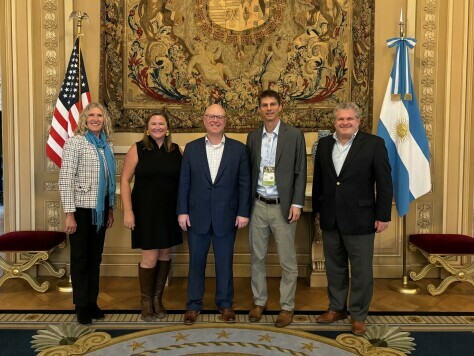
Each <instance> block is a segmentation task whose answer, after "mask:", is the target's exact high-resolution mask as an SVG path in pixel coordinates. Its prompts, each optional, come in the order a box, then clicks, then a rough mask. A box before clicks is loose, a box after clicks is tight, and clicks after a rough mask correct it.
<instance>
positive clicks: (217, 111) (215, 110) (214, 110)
mask: <svg viewBox="0 0 474 356" xmlns="http://www.w3.org/2000/svg"><path fill="white" fill-rule="evenodd" d="M204 115H221V116H225V110H224V108H223V107H222V106H220V105H219V104H212V105H211V106H209V107H208V108H207V109H206V112H205V113H204Z"/></svg>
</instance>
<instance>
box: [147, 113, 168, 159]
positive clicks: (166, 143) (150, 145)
mask: <svg viewBox="0 0 474 356" xmlns="http://www.w3.org/2000/svg"><path fill="white" fill-rule="evenodd" d="M153 116H163V117H164V118H165V121H166V127H167V131H168V132H169V135H168V136H165V140H164V141H163V144H164V146H165V151H166V152H171V151H173V150H174V146H173V140H172V139H171V130H170V118H169V114H168V112H167V111H166V110H165V109H162V110H157V111H154V112H152V113H151V114H150V115H148V117H147V118H146V119H145V132H144V134H143V138H142V142H143V145H144V146H145V149H147V150H152V149H153V144H152V143H151V140H152V139H150V136H148V135H147V131H148V123H149V122H150V120H151V118H152V117H153Z"/></svg>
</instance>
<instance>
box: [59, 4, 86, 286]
mask: <svg viewBox="0 0 474 356" xmlns="http://www.w3.org/2000/svg"><path fill="white" fill-rule="evenodd" d="M73 19H77V23H76V27H77V36H76V38H77V39H78V43H79V46H78V49H77V50H78V51H79V52H78V53H79V56H78V58H79V78H78V86H79V88H78V92H79V102H80V103H82V100H81V96H82V85H81V84H82V83H81V79H82V78H81V75H82V73H81V69H82V63H81V59H82V58H81V53H82V52H81V37H82V36H83V34H82V33H81V29H82V20H89V15H87V13H85V12H82V11H73V12H71V15H69V21H71V20H73ZM81 106H82V105H81ZM82 109H83V108H82V107H81V110H82ZM68 237H69V236H68ZM69 248H71V245H70V244H69ZM70 267H71V264H69V269H70ZM66 270H67V269H66ZM56 289H57V290H58V291H59V292H63V293H71V292H72V280H71V271H69V273H68V276H67V277H66V278H64V279H63V280H61V281H60V282H58V284H57V285H56Z"/></svg>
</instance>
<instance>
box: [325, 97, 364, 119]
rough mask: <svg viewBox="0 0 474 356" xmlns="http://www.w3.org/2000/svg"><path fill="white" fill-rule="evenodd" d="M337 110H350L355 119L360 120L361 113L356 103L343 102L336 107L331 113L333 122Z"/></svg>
mask: <svg viewBox="0 0 474 356" xmlns="http://www.w3.org/2000/svg"><path fill="white" fill-rule="evenodd" d="M339 110H352V111H354V114H355V117H356V119H358V120H360V119H362V111H361V110H360V107H359V105H357V104H356V103H354V102H352V101H344V102H342V103H339V104H337V105H336V107H335V108H334V110H333V111H332V114H333V116H334V120H336V115H337V112H338V111H339Z"/></svg>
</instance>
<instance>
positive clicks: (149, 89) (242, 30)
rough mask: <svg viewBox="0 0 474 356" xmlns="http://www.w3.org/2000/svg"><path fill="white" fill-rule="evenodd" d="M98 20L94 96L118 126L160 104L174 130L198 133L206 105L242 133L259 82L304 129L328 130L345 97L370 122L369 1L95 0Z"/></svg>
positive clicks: (135, 128) (134, 122) (135, 124)
mask: <svg viewBox="0 0 474 356" xmlns="http://www.w3.org/2000/svg"><path fill="white" fill-rule="evenodd" d="M101 19H102V28H103V31H102V37H101V41H102V43H101V78H100V100H101V101H102V102H104V104H105V105H106V106H107V108H108V110H109V112H110V114H111V116H112V118H113V122H114V130H115V131H117V132H141V131H143V119H144V118H145V117H146V116H147V115H148V114H149V113H151V112H152V111H153V110H156V109H160V108H163V107H165V108H166V109H167V110H168V112H169V113H170V115H171V126H172V129H173V132H198V131H202V130H203V129H202V124H201V122H202V114H203V112H204V110H205V108H206V107H207V106H209V105H210V104H212V103H219V104H221V105H222V106H223V107H224V108H225V109H226V113H227V131H228V132H248V131H250V130H252V129H254V128H256V127H258V125H259V123H260V120H261V119H260V116H259V114H258V112H257V105H258V103H257V97H258V94H259V93H260V92H261V91H262V90H263V89H273V90H275V91H277V92H278V93H280V94H281V96H282V101H283V107H284V111H283V119H284V121H286V122H287V123H289V124H291V125H293V126H295V127H298V128H300V129H302V130H303V131H317V130H319V129H328V128H331V127H332V117H331V113H332V110H333V108H334V106H335V105H336V104H337V103H339V102H341V101H347V100H351V101H354V102H356V103H357V104H358V105H359V106H360V107H361V108H362V111H363V125H364V128H365V129H367V130H370V129H371V127H372V79H373V27H374V21H373V20H374V0H102V6H101Z"/></svg>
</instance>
